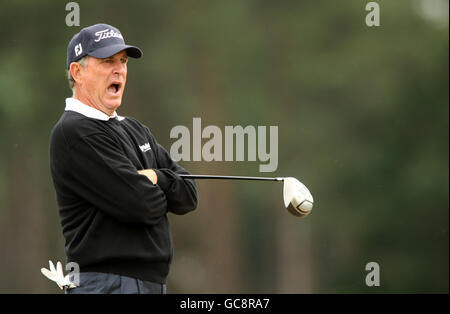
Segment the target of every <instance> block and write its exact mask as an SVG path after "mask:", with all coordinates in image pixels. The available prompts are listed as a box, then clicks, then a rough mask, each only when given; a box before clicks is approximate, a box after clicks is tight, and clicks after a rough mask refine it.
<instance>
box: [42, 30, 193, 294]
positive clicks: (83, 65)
mask: <svg viewBox="0 0 450 314" xmlns="http://www.w3.org/2000/svg"><path fill="white" fill-rule="evenodd" d="M141 56H142V52H141V50H140V49H139V48H137V47H134V46H129V45H125V42H124V39H123V37H122V35H121V33H120V31H119V30H118V29H117V28H115V27H113V26H110V25H106V24H96V25H93V26H90V27H86V28H84V29H82V30H81V31H80V32H79V33H78V34H76V35H75V36H74V37H73V38H72V40H71V41H70V43H69V45H68V49H67V64H66V66H67V71H68V78H69V84H70V86H71V87H72V89H73V97H72V98H67V99H66V107H65V111H64V113H63V114H62V116H61V118H60V120H59V121H58V122H57V123H56V125H55V127H54V128H53V130H52V133H51V137H50V166H51V174H52V178H53V183H54V187H55V191H56V197H57V203H58V208H59V215H60V220H61V225H62V231H63V234H64V237H65V240H66V245H65V251H66V254H67V262H68V263H69V262H75V263H78V265H79V267H80V284H79V287H76V288H73V289H67V290H66V293H165V283H166V277H167V274H168V272H169V266H170V263H171V260H172V256H173V246H172V237H171V232H170V229H169V222H168V219H167V212H172V213H174V214H180V215H182V214H186V213H187V212H189V211H192V210H194V209H195V208H196V206H197V192H196V187H195V183H194V181H193V180H183V179H182V178H180V177H179V176H178V174H188V172H187V171H186V170H185V169H183V168H182V167H180V166H179V165H177V164H176V163H175V162H174V161H173V160H172V159H171V158H170V156H169V154H168V153H167V151H166V150H165V149H164V148H163V147H162V146H160V145H159V144H158V143H157V141H156V140H155V138H154V136H153V135H152V134H151V133H150V131H149V129H148V128H147V127H146V126H144V125H142V124H141V123H140V122H138V121H137V120H135V119H133V118H130V117H121V116H119V115H117V112H116V110H117V108H118V107H119V106H120V104H121V102H122V96H123V92H124V89H125V84H126V79H127V61H128V57H133V58H140V57H141Z"/></svg>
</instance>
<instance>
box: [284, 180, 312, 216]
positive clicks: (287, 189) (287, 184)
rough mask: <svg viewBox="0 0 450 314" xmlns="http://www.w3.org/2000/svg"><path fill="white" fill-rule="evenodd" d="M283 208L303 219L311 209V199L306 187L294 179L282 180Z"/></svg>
mask: <svg viewBox="0 0 450 314" xmlns="http://www.w3.org/2000/svg"><path fill="white" fill-rule="evenodd" d="M283 181H284V187H283V198H284V206H285V207H286V208H287V209H288V210H289V212H290V213H291V214H292V215H294V216H298V217H305V216H306V215H308V214H309V213H310V212H311V210H312V208H313V203H314V200H313V197H312V195H311V193H310V192H309V190H308V189H307V188H306V186H305V185H304V184H303V183H301V182H300V181H298V180H297V179H296V178H283Z"/></svg>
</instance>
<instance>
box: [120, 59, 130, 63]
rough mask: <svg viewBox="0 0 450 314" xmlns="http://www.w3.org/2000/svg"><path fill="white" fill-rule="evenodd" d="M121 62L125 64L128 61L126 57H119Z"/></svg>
mask: <svg viewBox="0 0 450 314" xmlns="http://www.w3.org/2000/svg"><path fill="white" fill-rule="evenodd" d="M120 61H121V62H122V63H124V64H126V63H127V62H128V59H121V60H120Z"/></svg>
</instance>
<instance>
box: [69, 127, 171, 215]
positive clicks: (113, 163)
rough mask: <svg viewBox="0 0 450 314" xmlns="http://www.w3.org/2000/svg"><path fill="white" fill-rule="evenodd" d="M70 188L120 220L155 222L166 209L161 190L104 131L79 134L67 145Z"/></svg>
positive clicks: (164, 197)
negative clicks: (70, 179)
mask: <svg viewBox="0 0 450 314" xmlns="http://www.w3.org/2000/svg"><path fill="white" fill-rule="evenodd" d="M71 159H72V160H71V165H72V167H70V170H69V171H70V175H71V177H72V178H73V180H72V181H71V183H70V184H71V185H72V190H73V191H75V192H76V193H78V194H79V195H80V197H82V198H83V199H85V200H86V201H88V202H89V203H91V204H93V206H95V207H96V208H98V209H99V210H101V211H103V212H104V213H105V214H107V215H110V216H112V217H115V218H116V219H118V220H119V221H122V222H137V223H145V224H155V223H157V222H158V221H159V220H160V219H161V218H162V217H163V216H164V215H165V214H166V212H167V200H166V196H165V194H164V192H163V190H162V189H161V188H160V187H159V186H157V185H154V184H153V183H152V182H151V181H150V180H149V179H148V178H147V177H146V176H143V175H141V174H139V173H138V172H137V169H136V167H135V166H134V165H133V164H132V163H131V161H130V160H129V159H128V158H127V157H126V156H125V154H124V153H123V151H122V149H121V147H120V146H119V145H118V144H117V143H116V142H114V141H113V140H112V139H111V138H110V137H108V136H107V135H105V134H95V135H89V136H85V137H83V138H81V140H80V141H79V142H78V143H77V145H76V146H74V147H72V149H71Z"/></svg>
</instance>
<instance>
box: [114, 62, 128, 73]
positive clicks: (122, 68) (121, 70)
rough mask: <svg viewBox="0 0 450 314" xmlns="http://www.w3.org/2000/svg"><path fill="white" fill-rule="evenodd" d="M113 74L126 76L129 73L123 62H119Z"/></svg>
mask: <svg viewBox="0 0 450 314" xmlns="http://www.w3.org/2000/svg"><path fill="white" fill-rule="evenodd" d="M113 72H114V74H126V73H127V65H126V64H124V63H122V62H118V63H117V64H116V66H115V67H114V70H113Z"/></svg>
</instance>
